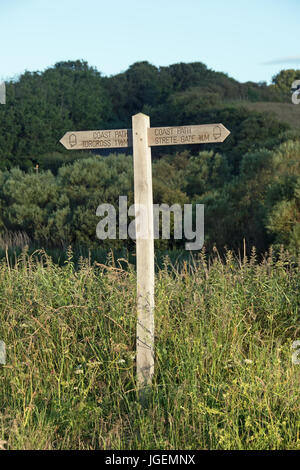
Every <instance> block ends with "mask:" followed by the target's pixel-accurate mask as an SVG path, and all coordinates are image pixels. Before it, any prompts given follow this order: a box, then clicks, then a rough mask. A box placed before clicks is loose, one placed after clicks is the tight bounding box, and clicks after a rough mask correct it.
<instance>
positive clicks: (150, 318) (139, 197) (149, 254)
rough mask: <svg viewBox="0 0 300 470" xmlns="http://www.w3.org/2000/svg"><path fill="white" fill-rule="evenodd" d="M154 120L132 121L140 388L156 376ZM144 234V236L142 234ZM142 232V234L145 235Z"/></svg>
mask: <svg viewBox="0 0 300 470" xmlns="http://www.w3.org/2000/svg"><path fill="white" fill-rule="evenodd" d="M149 127H150V118H149V117H148V116H146V115H145V114H142V113H139V114H136V115H135V116H133V117H132V139H133V165H134V202H135V210H136V219H137V216H138V214H137V212H138V211H139V206H142V212H143V214H142V215H143V217H142V223H143V227H140V229H141V230H140V231H139V227H136V228H137V230H136V264H137V339H136V349H137V351H136V353H137V355H136V368H137V385H138V388H139V389H140V390H141V389H144V390H145V387H147V388H148V386H150V385H151V383H152V376H153V372H154V237H153V235H154V227H153V195H152V165H151V148H150V147H149V146H148V128H149ZM139 232H140V233H139ZM141 232H142V233H141Z"/></svg>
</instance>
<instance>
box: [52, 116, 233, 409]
mask: <svg viewBox="0 0 300 470" xmlns="http://www.w3.org/2000/svg"><path fill="white" fill-rule="evenodd" d="M229 134H230V131H229V130H228V129H226V127H225V126H223V124H220V123H217V124H202V125H192V126H173V127H153V128H151V127H150V118H149V116H146V115H145V114H142V113H139V114H136V115H135V116H132V130H131V129H112V130H94V131H79V132H75V131H72V132H67V133H66V134H65V135H64V136H63V137H62V138H61V140H60V143H61V144H62V145H63V146H64V147H65V148H66V149H71V150H89V149H100V148H117V147H119V148H125V147H133V166H134V203H135V207H136V208H137V207H140V206H143V207H144V208H145V209H146V210H145V214H144V217H143V225H144V226H143V230H142V231H141V232H142V233H143V236H141V232H139V231H138V230H137V233H136V269H137V330H136V375H137V386H138V389H139V394H140V399H141V401H142V402H144V401H145V400H146V399H147V396H148V391H149V388H150V386H151V384H152V377H153V373H154V226H153V225H154V224H153V192H152V162H151V146H159V145H186V144H207V143H217V142H223V141H224V140H225V139H226V138H227V137H228V135H229ZM136 210H138V209H136ZM145 234H146V237H145Z"/></svg>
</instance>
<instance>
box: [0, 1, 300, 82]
mask: <svg viewBox="0 0 300 470" xmlns="http://www.w3.org/2000/svg"><path fill="white" fill-rule="evenodd" d="M299 32H300V0H252V1H248V0H226V1H225V0H210V1H209V0H147V1H145V0H112V1H109V0H106V1H104V0H83V1H79V0H0V41H1V43H0V80H7V79H9V78H13V77H16V76H18V75H19V74H20V73H22V72H23V71H24V70H30V71H35V70H44V69H45V68H47V67H49V66H51V65H54V64H55V63H56V62H58V61H61V60H74V59H84V60H86V61H88V63H89V64H90V65H93V66H95V67H97V69H98V70H99V71H101V72H102V73H103V74H104V75H112V74H116V73H118V72H121V71H124V70H126V69H127V68H128V66H129V65H131V64H133V63H134V62H137V61H141V60H147V61H149V62H151V63H152V64H154V65H156V66H159V65H169V64H172V63H176V62H193V61H200V62H204V63H205V64H206V65H207V66H208V67H209V68H212V69H214V70H218V71H223V72H226V73H228V74H229V75H230V76H232V77H234V78H236V79H237V80H239V81H242V82H244V81H247V80H253V81H261V80H264V81H267V82H270V80H271V78H272V76H273V75H274V74H276V73H277V72H278V71H280V70H281V69H285V68H299V69H300V36H299Z"/></svg>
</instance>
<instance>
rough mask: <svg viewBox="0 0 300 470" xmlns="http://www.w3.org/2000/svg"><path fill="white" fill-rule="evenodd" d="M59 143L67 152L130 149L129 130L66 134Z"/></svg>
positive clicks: (130, 134)
mask: <svg viewBox="0 0 300 470" xmlns="http://www.w3.org/2000/svg"><path fill="white" fill-rule="evenodd" d="M60 143H61V144H62V145H63V146H64V147H65V148H66V149H68V150H88V149H102V148H118V147H122V148H124V147H130V146H131V145H132V132H131V130H130V129H111V130H95V131H78V132H67V133H66V134H65V135H64V136H63V137H62V138H61V139H60Z"/></svg>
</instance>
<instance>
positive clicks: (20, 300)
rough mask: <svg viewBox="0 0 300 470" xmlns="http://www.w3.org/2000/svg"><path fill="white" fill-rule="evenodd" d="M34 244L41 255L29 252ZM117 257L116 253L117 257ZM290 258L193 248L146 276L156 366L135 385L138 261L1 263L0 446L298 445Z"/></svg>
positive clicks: (295, 307) (295, 272)
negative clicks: (141, 390)
mask: <svg viewBox="0 0 300 470" xmlns="http://www.w3.org/2000/svg"><path fill="white" fill-rule="evenodd" d="M37 255H38V256H37ZM123 263H125V261H123ZM299 280H300V276H299V264H298V265H292V264H291V262H290V261H289V258H288V255H287V254H285V253H282V254H281V256H280V259H279V260H277V261H274V260H273V259H272V254H270V256H269V257H266V259H264V261H263V262H262V263H259V264H258V263H257V262H256V260H255V254H254V253H253V256H252V258H251V259H246V257H244V259H243V260H241V261H238V260H237V259H235V258H234V256H233V255H232V253H231V252H228V253H227V256H226V260H225V262H222V261H221V259H220V258H219V257H218V254H217V253H216V254H215V257H214V258H213V259H212V260H211V262H210V263H208V261H207V260H206V258H205V255H201V256H199V257H198V258H196V259H195V260H194V263H192V264H187V263H184V264H183V267H182V269H181V270H176V269H174V267H173V266H172V265H171V264H170V262H169V261H168V258H165V263H164V265H163V266H162V268H161V269H160V270H159V271H158V272H157V275H156V310H155V321H156V334H155V351H156V364H155V366H156V368H155V377H154V383H153V388H152V394H151V397H150V402H149V404H148V406H146V407H144V408H142V407H141V405H140V404H139V402H138V400H137V391H136V387H135V328H136V312H135V303H136V297H135V285H136V277H135V270H134V268H133V266H132V265H130V264H129V265H128V267H127V269H126V270H125V269H123V267H122V265H121V264H118V262H116V261H114V260H112V259H111V260H110V261H109V262H108V265H107V266H104V265H97V264H96V263H94V264H92V263H91V262H90V261H89V260H87V259H84V258H81V259H80V262H79V269H78V270H76V269H75V268H74V262H73V259H72V253H71V251H70V250H69V251H68V253H67V261H66V263H65V265H64V266H63V267H60V266H58V265H56V264H54V263H53V261H52V259H51V258H50V257H49V256H48V255H47V254H46V253H44V252H39V253H38V254H36V255H35V254H32V255H29V254H28V253H26V250H25V251H23V253H22V255H21V256H20V257H19V258H18V259H17V260H16V261H15V262H14V263H13V264H11V263H10V262H9V260H7V261H5V260H2V261H1V263H0V305H1V306H0V313H1V326H0V339H2V340H4V341H5V343H6V346H7V364H6V365H4V366H0V380H1V387H0V407H1V408H0V441H4V444H3V446H4V447H6V448H8V449H300V435H299V431H300V418H299V384H300V380H299V378H300V365H297V364H293V363H292V360H291V357H292V351H291V344H292V342H293V341H294V340H296V339H300V328H299V304H300V302H299V300H300V298H299Z"/></svg>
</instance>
